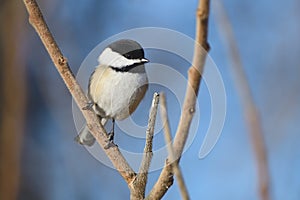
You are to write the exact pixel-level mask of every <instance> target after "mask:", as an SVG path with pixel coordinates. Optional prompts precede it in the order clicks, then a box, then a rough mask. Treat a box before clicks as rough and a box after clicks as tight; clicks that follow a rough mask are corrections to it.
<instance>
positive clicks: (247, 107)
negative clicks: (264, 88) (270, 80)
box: [214, 1, 270, 200]
mask: <svg viewBox="0 0 300 200" xmlns="http://www.w3.org/2000/svg"><path fill="white" fill-rule="evenodd" d="M214 5H215V8H216V22H217V24H218V26H219V29H220V32H222V33H223V37H224V38H223V41H224V43H225V45H226V47H227V52H228V55H229V57H230V61H231V63H232V65H230V66H231V67H232V68H231V70H232V73H233V78H234V81H235V85H236V87H237V92H238V94H239V96H240V98H241V102H242V105H243V109H244V116H245V119H246V123H247V125H248V129H249V135H250V138H251V142H252V147H253V150H254V154H255V157H256V164H257V172H258V174H257V177H258V182H259V183H258V186H259V194H260V198H261V199H262V200H269V199H270V194H269V169H268V159H267V152H266V147H265V144H264V138H263V133H262V132H263V131H262V128H261V123H260V116H259V113H258V110H257V108H256V106H255V103H254V99H253V96H252V94H251V89H250V86H249V83H248V82H247V77H246V75H245V72H244V70H243V64H242V61H241V58H240V55H239V51H238V47H237V44H236V40H235V37H234V33H233V29H232V26H231V24H230V21H229V19H228V16H227V14H226V11H225V9H224V6H223V5H222V2H221V1H218V2H217V3H215V4H214Z"/></svg>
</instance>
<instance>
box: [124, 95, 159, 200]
mask: <svg viewBox="0 0 300 200" xmlns="http://www.w3.org/2000/svg"><path fill="white" fill-rule="evenodd" d="M158 102H159V94H158V93H154V94H153V100H152V104H151V108H150V113H149V120H148V128H147V131H146V142H145V148H144V155H143V159H142V162H141V165H140V169H139V173H138V174H137V176H136V179H135V180H134V181H132V184H131V185H130V186H129V188H130V199H131V200H134V199H136V200H139V199H144V197H145V190H146V184H147V179H148V171H149V168H150V163H151V159H152V156H153V152H152V143H153V135H154V126H155V120H156V114H157V107H158Z"/></svg>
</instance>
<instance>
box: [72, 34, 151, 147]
mask: <svg viewBox="0 0 300 200" xmlns="http://www.w3.org/2000/svg"><path fill="white" fill-rule="evenodd" d="M98 62H99V65H98V66H96V68H95V70H94V71H93V73H92V74H91V76H90V78H89V84H88V92H87V96H88V98H89V103H88V104H87V106H86V107H84V108H83V109H91V110H94V111H95V113H96V114H97V116H98V117H99V119H100V122H101V124H102V125H103V126H104V125H105V124H106V122H107V121H108V120H112V130H111V131H110V132H109V133H108V138H109V139H108V145H107V146H106V148H109V147H111V146H114V145H115V144H114V142H113V140H114V126H115V120H124V119H126V118H128V117H129V116H130V115H131V114H132V113H133V112H134V111H135V110H136V108H137V107H138V105H139V104H140V102H141V100H142V99H143V98H144V96H145V94H146V91H147V90H148V77H147V73H146V70H145V63H148V62H149V60H148V59H146V58H145V55H144V49H143V48H142V46H141V45H140V44H139V43H138V42H136V41H134V40H131V39H121V40H117V41H115V42H113V43H111V44H109V45H108V46H107V47H106V48H104V50H103V51H102V53H101V54H100V56H99V57H98ZM75 140H76V141H77V142H78V143H79V144H82V145H86V146H92V145H93V144H94V143H95V138H94V136H93V135H92V134H91V133H90V131H89V129H88V127H87V125H86V124H85V125H84V126H83V128H82V129H81V130H80V132H79V134H78V135H77V136H76V138H75Z"/></svg>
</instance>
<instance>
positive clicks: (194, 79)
mask: <svg viewBox="0 0 300 200" xmlns="http://www.w3.org/2000/svg"><path fill="white" fill-rule="evenodd" d="M209 2H210V1H209V0H199V5H198V9H197V14H196V37H195V40H196V42H195V50H194V59H193V65H192V66H191V67H190V69H189V71H188V85H187V91H186V95H185V99H184V103H183V109H182V114H181V118H180V121H179V124H178V128H177V131H176V135H175V138H174V143H173V148H174V153H175V157H176V158H177V159H178V160H177V162H179V159H180V157H181V154H182V152H183V148H184V145H185V142H186V139H187V136H188V133H189V128H190V124H191V121H192V119H193V116H194V112H195V104H196V100H197V95H198V91H199V86H200V81H201V74H202V72H203V69H204V64H205V60H206V55H207V52H208V51H209V44H208V42H207V35H208V16H209ZM172 184H173V173H172V167H171V166H170V165H168V163H166V165H165V167H164V168H163V170H162V172H161V174H160V176H159V178H158V180H157V182H156V183H155V185H154V186H153V188H152V190H151V191H150V193H149V195H148V196H147V198H146V199H161V198H162V196H163V195H164V194H165V193H166V192H167V190H168V189H169V187H170V186H171V185H172Z"/></svg>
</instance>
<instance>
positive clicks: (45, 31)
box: [23, 0, 135, 185]
mask: <svg viewBox="0 0 300 200" xmlns="http://www.w3.org/2000/svg"><path fill="white" fill-rule="evenodd" d="M23 1H24V4H25V6H26V9H27V11H28V14H29V22H30V24H31V25H32V26H33V27H34V29H35V31H36V32H37V33H38V35H39V37H40V38H41V40H42V42H43V44H44V46H45V47H46V49H47V51H48V53H49V55H50V57H51V59H52V61H53V63H54V65H55V67H56V69H57V70H58V72H59V74H60V75H61V77H62V79H63V80H64V82H65V84H66V86H67V88H68V89H69V91H70V93H71V95H72V97H73V98H74V100H75V102H76V103H77V105H78V107H79V108H80V110H81V112H82V113H83V116H84V118H85V119H86V122H87V125H88V127H89V129H90V132H91V133H92V134H93V136H94V137H95V138H96V140H97V142H98V143H99V144H100V146H101V147H102V149H103V151H104V152H105V153H106V155H107V156H108V157H109V159H110V161H111V162H112V164H113V165H114V167H115V168H116V170H118V171H119V173H120V174H121V176H122V177H123V178H124V179H125V181H126V182H127V184H128V185H129V184H130V183H131V181H132V180H133V179H134V178H135V172H134V171H133V170H132V168H131V167H130V166H129V164H128V163H127V161H126V160H125V158H124V157H123V155H122V154H121V152H120V151H119V149H118V148H117V147H111V148H108V149H105V148H104V147H105V146H106V145H107V142H106V140H107V135H106V131H105V129H104V128H103V127H102V125H101V124H100V123H99V120H98V117H97V116H96V114H95V113H94V112H93V111H90V110H83V109H82V108H83V107H85V106H86V105H87V103H88V100H87V98H86V96H85V95H84V93H83V91H82V89H81V87H80V86H79V84H78V83H77V81H76V79H75V77H74V75H73V73H72V71H71V70H70V67H69V64H68V62H67V59H66V58H65V57H64V56H63V55H62V53H61V51H60V49H59V47H58V45H57V44H56V42H55V40H54V38H53V36H52V34H51V33H50V31H49V28H48V26H47V24H46V22H45V20H44V18H43V15H42V13H41V11H40V9H39V7H38V4H37V3H36V1H35V0H23Z"/></svg>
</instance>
